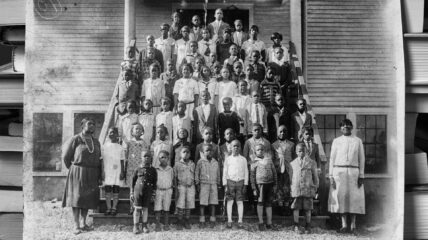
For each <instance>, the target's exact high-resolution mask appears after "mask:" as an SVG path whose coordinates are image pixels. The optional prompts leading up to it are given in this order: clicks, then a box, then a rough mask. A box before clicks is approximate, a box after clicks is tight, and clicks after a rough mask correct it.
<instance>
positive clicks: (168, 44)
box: [154, 37, 175, 64]
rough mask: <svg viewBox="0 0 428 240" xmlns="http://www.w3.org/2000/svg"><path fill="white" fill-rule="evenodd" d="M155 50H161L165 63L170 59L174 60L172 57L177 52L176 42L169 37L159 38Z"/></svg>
mask: <svg viewBox="0 0 428 240" xmlns="http://www.w3.org/2000/svg"><path fill="white" fill-rule="evenodd" d="M154 46H155V48H157V49H159V50H160V51H161V52H162V56H163V63H164V64H166V62H167V61H168V60H170V59H172V55H173V54H174V51H175V41H174V39H172V38H170V37H168V38H167V39H163V37H160V38H157V39H156V40H155V45H154Z"/></svg>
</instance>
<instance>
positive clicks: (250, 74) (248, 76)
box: [245, 65, 260, 94]
mask: <svg viewBox="0 0 428 240" xmlns="http://www.w3.org/2000/svg"><path fill="white" fill-rule="evenodd" d="M245 81H246V82H247V85H248V94H251V93H252V92H254V91H256V92H259V91H260V83H259V82H258V81H257V80H256V79H254V67H253V66H252V65H247V66H246V67H245Z"/></svg>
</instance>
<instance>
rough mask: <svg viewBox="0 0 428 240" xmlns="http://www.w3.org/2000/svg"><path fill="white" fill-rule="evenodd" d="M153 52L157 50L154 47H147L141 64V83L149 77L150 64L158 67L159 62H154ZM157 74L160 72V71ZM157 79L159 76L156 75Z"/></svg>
mask: <svg viewBox="0 0 428 240" xmlns="http://www.w3.org/2000/svg"><path fill="white" fill-rule="evenodd" d="M155 50H157V49H156V48H154V47H148V48H147V52H146V54H145V56H144V59H143V62H142V64H141V73H142V78H141V80H142V81H144V80H146V79H147V78H149V77H150V66H151V65H152V64H157V65H158V66H160V63H159V61H158V60H156V58H155V54H156V53H155V52H156V51H155ZM159 69H160V67H159ZM158 72H160V70H159V71H158ZM158 77H159V75H158Z"/></svg>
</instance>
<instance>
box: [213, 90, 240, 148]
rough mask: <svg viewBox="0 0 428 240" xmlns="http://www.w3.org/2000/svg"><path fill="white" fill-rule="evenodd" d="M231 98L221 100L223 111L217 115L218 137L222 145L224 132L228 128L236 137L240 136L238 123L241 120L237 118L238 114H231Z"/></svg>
mask: <svg viewBox="0 0 428 240" xmlns="http://www.w3.org/2000/svg"><path fill="white" fill-rule="evenodd" d="M232 103H233V101H232V98H230V97H225V98H224V99H223V109H224V111H223V112H221V113H219V114H218V120H217V123H218V132H219V135H220V144H223V143H224V131H225V130H226V129H228V128H232V129H233V131H234V132H235V134H236V135H240V128H241V126H240V121H241V119H240V118H239V116H238V113H236V112H233V111H232V110H231V108H232Z"/></svg>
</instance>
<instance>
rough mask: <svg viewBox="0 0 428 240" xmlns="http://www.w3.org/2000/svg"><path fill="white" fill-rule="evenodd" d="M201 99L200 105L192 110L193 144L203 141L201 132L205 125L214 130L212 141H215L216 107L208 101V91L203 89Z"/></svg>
mask: <svg viewBox="0 0 428 240" xmlns="http://www.w3.org/2000/svg"><path fill="white" fill-rule="evenodd" d="M201 99H202V101H201V102H202V103H201V105H199V106H198V107H197V108H195V110H193V121H194V122H193V126H194V130H193V132H194V135H195V138H194V139H195V144H198V143H200V142H201V141H203V136H202V135H203V134H202V133H203V131H204V129H205V128H206V127H210V128H211V129H213V130H214V136H213V141H214V142H217V141H216V140H217V136H216V135H217V134H216V133H217V131H216V130H217V117H218V116H217V115H218V113H217V108H216V107H215V106H214V105H213V104H210V103H209V99H210V93H209V92H208V91H206V90H205V91H203V92H202V93H201Z"/></svg>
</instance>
